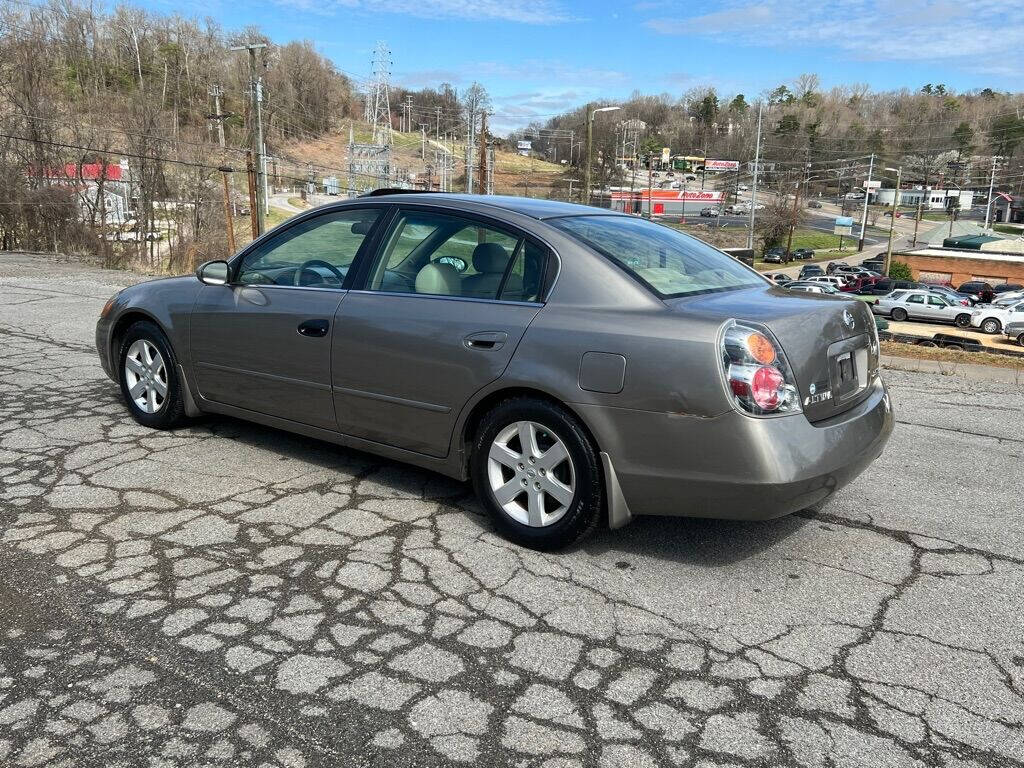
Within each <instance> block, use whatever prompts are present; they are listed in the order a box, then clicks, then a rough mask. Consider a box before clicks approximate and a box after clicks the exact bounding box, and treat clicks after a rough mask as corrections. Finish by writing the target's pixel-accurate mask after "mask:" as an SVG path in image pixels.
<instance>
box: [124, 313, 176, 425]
mask: <svg viewBox="0 0 1024 768" xmlns="http://www.w3.org/2000/svg"><path fill="white" fill-rule="evenodd" d="M117 363H118V365H117V371H118V381H119V382H120V384H121V395H122V396H123V397H124V401H125V403H126V404H127V405H128V410H129V411H130V412H131V414H132V417H133V418H134V419H135V420H136V421H137V422H139V424H142V425H143V426H145V427H150V428H151V429H171V428H173V427H176V426H179V425H180V424H182V423H183V422H184V421H185V403H184V399H183V398H182V393H181V381H180V380H179V378H178V365H177V360H176V359H175V357H174V351H173V350H172V349H171V345H170V343H169V342H168V341H167V337H166V336H165V335H164V333H163V331H161V330H160V328H159V327H158V326H157V325H155V324H154V323H151V322H149V321H147V320H140V321H138V322H135V323H132V324H131V325H130V326H129V327H128V330H126V331H125V333H124V336H123V337H122V338H121V348H120V350H119V351H118V356H117Z"/></svg>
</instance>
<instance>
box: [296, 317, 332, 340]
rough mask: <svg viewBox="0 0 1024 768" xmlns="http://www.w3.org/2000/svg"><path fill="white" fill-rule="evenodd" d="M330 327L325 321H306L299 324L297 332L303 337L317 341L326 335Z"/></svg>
mask: <svg viewBox="0 0 1024 768" xmlns="http://www.w3.org/2000/svg"><path fill="white" fill-rule="evenodd" d="M330 327H331V324H330V322H329V321H327V320H322V319H320V320H306V321H305V322H303V323H300V324H299V328H298V330H299V333H301V334H302V335H303V336H309V337H310V338H314V339H319V338H322V337H324V336H326V335H327V331H328V330H329V329H330Z"/></svg>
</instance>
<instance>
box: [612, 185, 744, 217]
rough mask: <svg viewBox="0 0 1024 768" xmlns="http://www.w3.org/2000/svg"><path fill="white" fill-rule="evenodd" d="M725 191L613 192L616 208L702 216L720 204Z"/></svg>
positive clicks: (658, 213) (637, 211) (623, 210)
mask: <svg viewBox="0 0 1024 768" xmlns="http://www.w3.org/2000/svg"><path fill="white" fill-rule="evenodd" d="M724 194H725V193H723V192H722V191H721V190H718V189H692V190H682V189H635V190H629V189H617V188H615V187H613V188H612V189H611V191H610V195H609V197H610V207H611V209H612V210H613V211H622V212H623V213H634V214H643V215H645V216H646V215H648V214H650V215H653V216H680V217H681V216H684V215H685V216H698V215H700V212H701V209H702V208H707V207H709V206H711V207H719V206H721V205H722V203H723V201H724Z"/></svg>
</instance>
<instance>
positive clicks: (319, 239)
mask: <svg viewBox="0 0 1024 768" xmlns="http://www.w3.org/2000/svg"><path fill="white" fill-rule="evenodd" d="M380 213H381V211H380V209H377V208H358V209H353V210H348V211H336V212H334V213H325V214H324V215H322V216H316V217H314V218H311V219H307V220H306V221H303V222H300V223H299V224H295V225H294V226H292V227H289V228H288V229H286V230H284V231H283V232H281V233H280V234H279V235H278V236H276V237H274V238H272V239H270V240H269V241H267V242H265V243H263V244H261V245H259V246H257V247H256V248H255V249H254V250H252V251H250V252H249V253H247V254H246V255H245V256H244V257H243V259H242V263H241V265H240V266H239V269H238V276H237V278H236V280H237V282H239V283H244V284H246V285H291V286H305V287H318V288H341V286H342V283H343V282H344V280H345V276H346V275H347V274H348V270H349V267H350V266H352V262H353V261H355V258H356V255H357V254H358V253H359V250H360V249H361V248H362V246H363V243H364V242H365V241H366V238H367V236H368V235H369V234H370V230H371V229H373V225H374V224H375V223H376V221H377V219H378V218H379V217H380Z"/></svg>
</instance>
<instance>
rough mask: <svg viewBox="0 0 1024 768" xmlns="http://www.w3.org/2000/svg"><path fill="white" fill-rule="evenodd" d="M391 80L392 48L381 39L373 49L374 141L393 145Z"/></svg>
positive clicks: (387, 145)
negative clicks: (389, 91) (389, 87)
mask: <svg viewBox="0 0 1024 768" xmlns="http://www.w3.org/2000/svg"><path fill="white" fill-rule="evenodd" d="M390 80H391V49H390V48H388V45H387V43H385V42H383V41H381V42H379V43H377V47H376V48H375V49H374V51H373V83H372V85H371V86H370V93H371V95H372V101H373V116H372V122H373V143H374V144H378V145H380V146H382V147H390V146H391V99H390V95H389V93H388V86H389V82H390Z"/></svg>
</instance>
